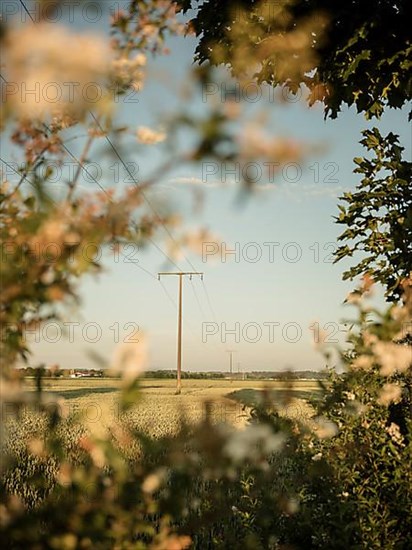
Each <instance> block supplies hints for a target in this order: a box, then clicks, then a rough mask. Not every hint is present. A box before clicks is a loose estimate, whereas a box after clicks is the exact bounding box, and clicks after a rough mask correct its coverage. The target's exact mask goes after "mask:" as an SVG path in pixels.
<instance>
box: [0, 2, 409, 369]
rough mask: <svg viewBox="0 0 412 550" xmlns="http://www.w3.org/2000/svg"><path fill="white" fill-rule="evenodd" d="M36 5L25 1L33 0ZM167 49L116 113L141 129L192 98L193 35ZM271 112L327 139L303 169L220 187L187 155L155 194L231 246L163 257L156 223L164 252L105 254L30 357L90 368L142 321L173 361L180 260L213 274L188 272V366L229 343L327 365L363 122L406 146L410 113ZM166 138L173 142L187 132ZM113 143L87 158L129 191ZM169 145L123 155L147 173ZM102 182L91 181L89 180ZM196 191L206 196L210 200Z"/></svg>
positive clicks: (77, 24) (265, 355)
mask: <svg viewBox="0 0 412 550" xmlns="http://www.w3.org/2000/svg"><path fill="white" fill-rule="evenodd" d="M9 4H11V3H9ZM27 4H28V6H29V7H30V2H27ZM85 4H87V2H85ZM112 4H115V3H112ZM15 17H21V14H20V13H19V14H17V15H15ZM86 19H87V17H86ZM103 21H104V18H103V17H101V18H100V19H99V20H98V21H97V22H96V23H93V24H91V23H90V21H86V20H85V17H84V16H82V14H81V13H78V12H76V13H75V17H74V19H73V21H72V22H70V21H68V20H67V14H66V15H65V19H64V22H65V23H66V24H69V25H70V26H71V27H72V28H74V29H76V30H79V31H80V32H82V31H84V30H89V29H90V30H92V31H93V32H98V33H101V34H105V33H106V32H107V27H106V26H105V24H104V23H103ZM24 24H29V22H24ZM167 46H168V47H169V49H170V54H169V55H168V56H164V57H161V58H157V59H155V60H150V62H149V65H148V73H149V75H150V76H149V78H148V82H149V84H148V85H147V86H145V88H144V90H143V91H142V92H140V93H139V95H138V98H137V101H133V102H132V101H123V102H120V103H119V105H118V112H117V120H119V122H121V121H124V122H125V123H127V124H128V125H129V126H130V127H131V128H132V129H133V128H137V127H138V126H139V125H148V126H152V127H155V128H156V127H159V124H160V123H161V121H162V120H163V119H164V116H165V113H166V114H167V113H173V112H176V109H177V108H183V109H185V108H186V107H187V106H186V104H185V100H181V99H180V100H179V99H177V94H176V90H179V89H181V88H182V87H185V85H186V79H187V73H188V71H189V70H190V67H191V64H192V60H193V52H194V49H195V46H196V40H195V39H194V38H191V37H188V38H174V39H172V40H169V43H168V44H167ZM266 93H267V90H266ZM217 97H219V96H218V95H217ZM134 99H136V98H134ZM204 99H205V98H204V97H202V96H201V94H200V92H199V93H198V94H197V95H196V96H195V97H193V98H192V99H191V100H190V105H189V106H188V108H190V109H191V110H192V109H193V112H196V113H198V114H202V113H204V112H206V111H207V109H208V108H209V107H210V105H211V103H210V102H211V101H214V100H216V95H215V96H211V97H210V98H209V97H208V98H207V101H204ZM263 103H265V100H263V99H262V100H261V101H260V102H258V104H248V105H247V109H250V112H251V113H253V109H256V108H258V107H261V106H262V105H263ZM266 110H267V112H268V114H269V119H268V126H267V128H268V130H269V131H270V132H271V133H273V135H279V136H285V135H287V136H289V137H290V138H293V139H296V140H302V141H305V142H306V143H313V144H317V145H321V146H322V149H323V151H322V153H319V154H318V155H315V154H314V155H312V156H311V158H310V159H308V162H307V164H306V165H305V166H302V168H301V174H300V177H298V173H297V172H296V168H295V167H293V166H291V167H290V171H289V172H287V173H284V174H281V176H280V177H279V178H277V179H276V180H275V181H274V182H273V183H270V182H268V181H267V180H266V179H265V178H264V177H263V176H262V178H261V180H260V181H259V185H258V187H259V191H258V192H256V193H254V194H252V195H250V196H248V197H247V198H245V197H244V196H243V195H242V194H241V193H240V190H239V185H236V181H233V176H230V174H228V176H227V179H228V181H229V185H226V186H222V185H221V175H220V174H217V175H216V174H213V175H210V177H208V178H207V180H206V181H205V179H206V178H205V170H206V171H207V170H210V171H211V170H212V168H211V167H210V166H205V165H204V166H203V167H202V165H197V166H196V165H190V166H187V165H185V166H179V167H177V168H176V169H175V170H174V171H173V172H172V173H170V174H167V175H165V176H164V177H163V178H161V180H160V181H159V184H158V185H156V186H155V188H154V189H153V190H152V191H151V194H150V201H151V204H153V205H155V208H156V209H157V208H159V209H160V208H163V207H165V206H166V207H167V208H168V209H171V210H176V211H178V212H179V213H180V214H181V215H182V217H183V220H184V226H183V228H181V229H179V231H181V230H182V229H187V230H194V229H195V228H199V227H207V228H208V229H209V230H210V231H211V233H213V235H216V236H217V237H218V238H219V240H220V241H221V242H222V243H223V245H224V247H226V253H224V252H223V253H221V254H215V255H213V256H212V255H211V254H210V255H208V254H206V252H209V251H211V250H213V249H214V245H213V242H211V244H210V245H209V247H208V248H204V254H203V255H202V254H200V255H196V254H193V253H191V252H188V251H185V256H186V257H184V256H179V257H177V258H175V259H174V264H171V263H170V262H168V261H167V260H166V257H165V254H166V255H170V252H169V246H170V244H171V243H170V238H169V236H168V235H167V234H166V232H165V231H163V230H162V229H160V230H159V232H158V236H157V240H156V242H157V245H158V247H159V248H160V249H161V251H163V252H164V253H165V254H163V253H162V252H160V251H159V249H158V248H156V247H155V246H153V245H149V246H148V247H147V248H146V249H144V250H140V249H138V248H137V247H136V246H135V245H130V246H129V247H128V248H127V249H125V250H124V254H125V257H122V256H119V257H113V256H109V255H106V256H105V260H104V265H105V270H104V273H103V274H101V275H99V276H97V277H95V276H88V277H86V279H85V280H84V281H83V282H82V283H81V284H80V286H79V294H80V296H81V302H82V305H81V307H80V308H79V309H78V310H76V311H67V312H65V316H64V323H65V325H64V326H65V328H66V329H68V328H69V327H71V328H70V334H69V335H68V336H67V337H63V336H62V326H61V324H60V326H57V325H56V324H49V325H48V326H46V327H44V328H43V329H42V331H41V332H39V333H38V334H36V335H33V336H32V338H31V340H30V341H31V342H32V343H33V350H34V354H33V356H32V357H31V359H30V364H31V365H33V366H35V365H36V364H39V363H41V362H43V363H46V364H47V365H50V364H55V363H57V364H59V365H60V366H61V367H63V368H84V367H93V366H95V363H94V362H93V360H92V358H91V356H90V354H91V353H92V354H93V353H98V354H99V355H100V356H103V357H105V358H110V356H111V354H112V353H113V350H114V348H115V347H116V345H118V343H119V342H121V341H123V340H125V339H126V338H127V337H128V335H130V334H132V333H133V332H134V331H135V330H137V337H138V338H139V337H140V335H142V334H143V332H144V333H145V334H147V337H148V341H149V347H150V366H151V368H155V369H173V368H175V367H176V332H177V308H176V302H177V289H178V278H177V277H171V276H170V277H164V278H162V280H161V282H159V281H158V279H157V273H158V272H159V271H176V270H177V267H179V269H180V270H184V271H186V270H189V271H193V267H194V268H195V269H196V271H199V272H203V273H204V276H203V279H204V280H203V282H202V281H201V280H200V277H193V280H192V281H191V280H190V279H189V278H186V279H185V280H184V289H183V319H184V323H183V369H184V370H190V371H222V370H227V369H228V365H229V354H228V353H227V350H234V351H235V353H234V367H235V370H238V368H239V369H240V370H242V371H252V370H271V371H277V370H282V369H286V368H288V369H294V370H304V369H314V370H316V369H320V368H323V367H324V365H325V362H324V359H323V357H322V356H321V355H320V353H319V351H318V350H317V349H315V346H314V331H313V329H314V327H315V326H318V327H320V328H323V329H325V330H326V332H327V334H328V335H329V339H330V341H331V342H332V341H333V340H337V341H343V340H344V337H345V330H346V325H345V323H344V322H343V321H342V319H345V318H348V317H349V318H350V317H352V316H353V315H354V311H353V310H351V308H350V307H347V306H343V305H342V302H343V300H344V299H345V297H346V295H347V294H348V292H349V291H350V290H351V289H352V288H353V283H351V282H343V281H342V280H341V274H342V272H343V271H344V269H345V267H348V265H349V263H348V262H346V263H345V262H340V263H339V264H337V265H334V264H332V261H331V253H332V252H333V251H334V250H335V249H336V247H337V236H338V235H339V233H340V232H341V230H342V228H341V227H339V226H337V225H336V224H335V223H334V220H333V216H335V215H336V214H337V202H338V200H337V197H338V196H339V195H341V194H342V192H343V191H347V190H351V189H354V187H355V186H356V184H357V181H358V176H357V175H356V174H353V172H352V171H353V163H352V158H353V157H355V156H362V155H363V154H364V151H363V150H362V147H361V145H360V144H359V143H358V142H359V140H360V139H361V131H362V129H364V128H370V127H373V126H377V127H379V128H380V129H381V131H382V132H389V131H395V132H396V133H399V134H400V136H401V141H402V145H403V146H404V147H406V150H407V151H408V152H409V154H410V151H411V128H410V126H409V125H408V123H407V114H406V111H407V110H406V109H404V110H398V111H394V110H389V111H387V112H386V113H385V115H384V116H383V118H382V120H381V121H378V122H377V121H366V120H365V119H364V118H363V116H362V115H359V114H357V113H356V111H355V110H354V109H343V112H342V113H341V114H340V116H339V117H338V119H336V120H327V121H325V120H324V118H323V112H322V109H321V108H320V107H319V106H315V107H314V108H312V109H308V108H307V107H306V106H305V105H304V102H303V101H298V102H296V103H293V102H286V103H280V102H278V101H273V102H272V101H266ZM168 139H169V140H175V139H176V140H177V139H178V136H169V137H168ZM179 139H181V140H182V143H183V144H185V143H186V144H188V145H190V144H191V142H190V140H191V136H190V134H185V133H183V135H182V136H179ZM81 143H82V140H81V139H79V140H77V141H73V144H72V145H71V149H72V151H73V152H74V153H75V154H79V153H80V150H81ZM106 152H107V143H105V142H104V140H103V141H98V143H97V144H96V146H95V147H94V148H93V149H92V154H91V157H93V159H95V158H96V159H98V160H97V161H96V162H98V163H99V166H100V167H101V174H99V181H101V183H102V185H103V186H104V187H110V186H111V185H113V183H112V182H113V177H114V174H116V173H118V176H119V178H118V179H119V184H118V186H119V187H120V188H121V187H122V185H123V183H124V180H125V179H126V174H125V171H124V169H123V167H122V166H121V165H119V163H117V165H116V166H115V165H114V162H115V160H114V159H111V160H110V159H107V160H105V159H106V157H105V156H102V153H106ZM163 154H164V153H163V150H162V148H161V147H158V146H155V147H145V148H142V147H138V145H137V143H136V141H135V140H134V139H133V137H132V136H130V139H128V140H127V147H125V148H124V149H122V157H123V158H124V160H125V161H127V162H132V163H135V164H134V165H133V166H134V167H135V168H136V167H137V168H138V176H139V177H141V176H142V175H144V174H147V173H150V170H151V169H153V168H154V167H156V166H158V163H159V161H160V159H161V158H162V155H163ZM2 157H3V158H4V157H6V158H8V159H9V160H13V159H14V152H13V150H11V149H9V148H8V147H7V146H4V145H3V147H2ZM102 159H103V160H102ZM235 179H236V178H235ZM93 185H94V184H93V182H90V181H89V182H87V181H85V180H83V182H82V186H84V188H86V189H92V188H93ZM56 188H58V183H57V184H56ZM199 193H201V195H202V196H203V201H202V205H201V207H199V204H198V203H199V201H198V198H199ZM178 233H179V232H176V233H174V238H176V239H177V238H178ZM230 250H232V251H235V252H234V253H230ZM188 260H189V262H188ZM142 268H143V269H142ZM314 323H318V325H314ZM310 326H312V330H311V329H310V328H309V327H310ZM36 340H37V343H36Z"/></svg>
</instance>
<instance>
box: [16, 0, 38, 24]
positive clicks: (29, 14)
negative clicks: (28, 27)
mask: <svg viewBox="0 0 412 550" xmlns="http://www.w3.org/2000/svg"><path fill="white" fill-rule="evenodd" d="M19 1H20V4H21V5H22V6H23V9H24V11H25V12H26V13H27V15H28V16H29V17H30V19H31V20H32V23H34V22H35V21H34V19H33V16H32V14H31V13H30V12H29V10H28V9H27V7H26V5H25V3H24V2H23V0H19Z"/></svg>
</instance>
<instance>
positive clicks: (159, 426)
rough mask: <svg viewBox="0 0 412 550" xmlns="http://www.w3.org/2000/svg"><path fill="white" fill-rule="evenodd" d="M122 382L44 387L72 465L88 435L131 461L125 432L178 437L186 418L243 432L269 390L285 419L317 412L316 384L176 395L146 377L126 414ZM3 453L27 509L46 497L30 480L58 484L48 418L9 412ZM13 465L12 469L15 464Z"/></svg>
mask: <svg viewBox="0 0 412 550" xmlns="http://www.w3.org/2000/svg"><path fill="white" fill-rule="evenodd" d="M119 384H120V382H119V381H118V380H116V379H109V378H107V379H92V378H90V379H87V378H84V379H71V380H67V379H55V380H47V379H46V380H45V381H44V400H45V402H46V403H48V404H57V406H58V407H59V409H60V411H61V413H62V417H63V421H62V423H61V424H60V427H59V433H60V436H61V438H62V442H63V447H64V453H65V456H67V458H69V459H70V460H71V461H73V462H74V463H76V462H77V463H78V462H79V461H80V460H81V451H80V448H79V444H80V441H81V440H82V439H83V437H85V436H87V435H92V436H93V437H97V438H105V437H106V436H107V435H108V433H109V431H110V433H111V434H112V435H113V436H114V437H115V439H116V441H117V444H118V445H119V448H122V450H123V452H124V453H125V456H128V457H129V458H131V459H133V458H135V457H137V456H138V455H139V454H140V448H139V446H138V443H136V442H134V443H133V444H130V443H129V442H128V443H127V444H126V445H124V444H123V443H122V434H123V433H124V432H123V428H124V427H126V426H129V427H132V428H133V429H137V430H138V431H141V432H144V433H145V434H146V435H149V436H151V437H154V438H161V437H164V436H168V435H174V434H176V433H177V432H178V431H179V429H180V427H181V425H182V421H183V420H184V421H185V422H186V423H187V424H190V425H196V424H197V423H199V422H201V421H202V420H203V419H204V418H205V414H206V405H207V409H208V414H209V420H211V421H212V422H213V423H222V422H225V423H228V424H230V425H232V426H233V427H235V428H238V429H242V427H244V426H245V425H246V423H247V421H248V417H249V411H250V406H253V403H256V402H257V401H258V400H259V399H260V398H261V397H262V395H263V392H270V394H271V397H272V400H273V405H274V407H276V409H277V410H278V411H279V413H280V414H284V415H288V416H293V417H294V418H296V419H300V420H303V421H305V420H307V419H308V418H309V417H310V416H311V412H312V411H311V407H310V405H309V404H308V403H307V399H308V398H310V397H311V396H312V395H313V394H314V393H315V392H316V391H318V385H317V382H316V381H312V380H307V381H306V380H301V381H295V382H294V383H293V386H292V387H290V383H288V382H283V381H273V380H272V381H259V380H253V381H252V380H245V381H239V380H233V381H231V380H228V379H219V380H187V379H185V380H184V381H183V384H182V393H181V394H180V395H176V394H175V387H176V382H175V381H174V380H163V379H142V380H141V382H140V384H141V390H140V394H139V397H138V400H137V402H136V404H135V405H134V406H132V407H131V408H130V409H129V410H128V411H127V412H126V413H124V412H121V409H120V405H119V396H120V387H119ZM25 390H26V392H27V397H30V394H32V393H33V392H34V391H35V384H34V380H33V379H26V380H25ZM9 413H10V414H9ZM3 421H4V422H3V428H4V427H5V428H6V429H5V433H4V435H5V436H6V437H4V438H3V441H2V450H3V452H5V455H6V456H8V457H9V459H8V461H7V462H8V464H9V466H11V468H7V473H6V474H5V484H6V487H7V488H8V490H9V491H11V492H13V493H17V494H19V495H20V496H21V497H22V498H23V500H24V501H25V502H26V503H27V504H28V505H33V504H35V503H36V502H38V501H39V499H41V494H42V490H39V489H38V488H36V487H34V486H33V484H32V483H31V482H30V481H29V480H30V479H36V478H38V477H39V476H41V478H42V479H43V481H42V486H43V487H44V488H47V487H51V486H53V484H54V482H55V481H54V480H55V478H56V475H57V474H58V466H57V462H55V459H54V458H52V457H49V458H48V459H47V460H46V461H45V460H44V459H43V458H42V451H41V448H39V444H40V443H39V442H40V441H42V440H43V439H44V437H45V436H46V435H47V423H46V416H45V415H44V413H41V412H39V411H36V410H33V408H32V407H30V406H28V405H27V407H23V409H22V411H21V414H20V415H19V416H18V417H16V416H15V415H14V414H13V412H12V410H10V411H9V410H8V409H7V408H6V409H5V410H3ZM12 464H14V466H12Z"/></svg>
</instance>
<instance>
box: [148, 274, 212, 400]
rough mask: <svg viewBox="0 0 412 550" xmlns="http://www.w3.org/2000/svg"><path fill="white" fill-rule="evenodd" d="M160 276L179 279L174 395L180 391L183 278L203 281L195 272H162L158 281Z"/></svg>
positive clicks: (201, 275) (201, 276)
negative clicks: (174, 276)
mask: <svg viewBox="0 0 412 550" xmlns="http://www.w3.org/2000/svg"><path fill="white" fill-rule="evenodd" d="M162 275H178V277H179V304H178V316H177V376H176V393H177V394H179V393H180V392H181V391H182V307H183V277H184V276H185V275H188V276H189V277H190V279H192V277H193V275H200V278H201V279H202V281H203V273H198V272H197V271H163V272H160V273H158V274H157V278H158V279H159V281H160V277H161V276H162Z"/></svg>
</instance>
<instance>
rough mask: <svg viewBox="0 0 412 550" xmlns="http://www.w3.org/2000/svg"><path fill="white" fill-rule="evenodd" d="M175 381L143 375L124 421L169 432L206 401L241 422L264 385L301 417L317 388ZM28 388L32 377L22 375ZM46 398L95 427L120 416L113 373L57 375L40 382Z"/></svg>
mask: <svg viewBox="0 0 412 550" xmlns="http://www.w3.org/2000/svg"><path fill="white" fill-rule="evenodd" d="M175 384H176V383H175V381H174V380H163V379H143V380H142V381H141V395H140V398H139V400H138V401H137V403H136V405H135V407H133V409H132V411H131V412H129V413H128V421H130V422H133V424H134V426H135V427H138V428H139V429H142V430H143V431H145V432H146V433H148V434H150V435H152V436H162V435H166V434H171V433H173V432H174V431H175V430H176V429H177V428H178V426H179V424H180V420H181V419H184V420H185V421H186V422H189V423H197V422H199V421H201V420H202V418H203V417H204V414H205V404H206V403H208V404H209V410H210V411H211V417H212V420H213V421H214V422H228V423H230V424H232V425H234V426H237V427H242V426H243V425H244V424H245V422H246V421H247V417H248V407H247V406H245V405H244V403H247V404H248V405H249V404H253V403H254V402H257V400H259V398H260V397H261V395H262V394H263V392H264V391H270V394H271V396H272V399H273V403H274V405H275V407H276V408H277V410H278V411H279V412H280V414H285V415H287V416H293V417H294V418H299V419H302V420H303V419H304V418H307V417H309V416H310V412H311V409H310V406H309V405H308V404H307V400H308V398H310V397H311V396H313V394H315V393H316V392H317V391H319V386H318V384H317V382H316V381H314V380H297V381H294V382H293V385H291V383H290V382H286V381H279V380H270V381H263V380H262V381H261V380H233V381H231V380H228V379H219V380H190V379H189V380H188V379H186V380H184V381H183V385H182V393H181V394H180V395H175ZM26 386H27V390H28V391H32V390H33V389H34V388H33V381H31V380H27V382H26ZM44 390H45V392H46V395H48V397H49V399H51V400H56V401H57V402H58V403H59V406H61V407H64V409H65V414H66V415H71V414H76V413H79V414H81V415H82V416H83V418H84V419H85V421H86V424H87V425H88V426H89V427H91V428H92V429H94V430H99V429H104V427H105V426H106V425H109V424H111V423H113V421H116V420H118V419H120V411H119V404H118V397H119V391H120V390H119V386H118V381H117V380H114V379H87V378H85V379H75V380H67V379H57V380H48V381H45V383H44Z"/></svg>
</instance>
